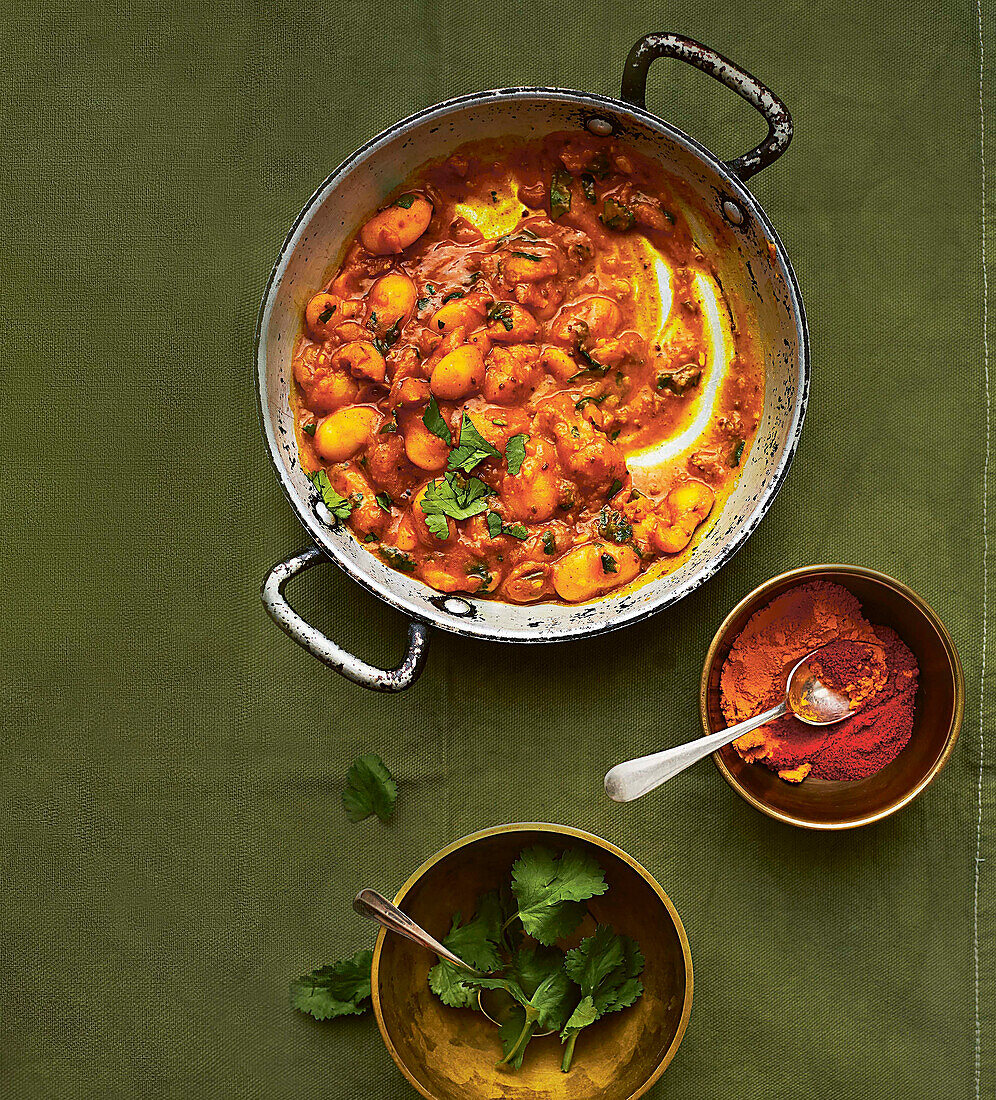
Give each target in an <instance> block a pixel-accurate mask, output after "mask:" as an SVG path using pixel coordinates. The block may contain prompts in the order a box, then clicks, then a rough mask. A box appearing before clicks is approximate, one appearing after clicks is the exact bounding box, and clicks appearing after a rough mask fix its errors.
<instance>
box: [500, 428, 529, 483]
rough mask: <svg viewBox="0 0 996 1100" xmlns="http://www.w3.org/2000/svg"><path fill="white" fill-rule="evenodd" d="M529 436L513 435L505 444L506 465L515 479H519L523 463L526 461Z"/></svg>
mask: <svg viewBox="0 0 996 1100" xmlns="http://www.w3.org/2000/svg"><path fill="white" fill-rule="evenodd" d="M528 441H529V436H528V435H525V434H520V435H513V436H512V438H511V439H510V440H509V441H508V443H506V444H505V465H506V466H508V472H509V473H510V474H511V475H512V476H513V477H518V475H519V471H520V470H521V469H522V463H523V462H525V460H526V443H527V442H528Z"/></svg>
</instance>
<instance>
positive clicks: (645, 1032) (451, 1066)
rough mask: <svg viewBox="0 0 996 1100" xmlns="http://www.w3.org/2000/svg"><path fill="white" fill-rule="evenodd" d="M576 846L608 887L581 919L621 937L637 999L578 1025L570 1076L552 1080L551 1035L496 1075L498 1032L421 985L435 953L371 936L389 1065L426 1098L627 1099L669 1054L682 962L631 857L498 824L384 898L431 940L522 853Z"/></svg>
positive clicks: (662, 902) (679, 1016)
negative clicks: (637, 979) (636, 952)
mask: <svg viewBox="0 0 996 1100" xmlns="http://www.w3.org/2000/svg"><path fill="white" fill-rule="evenodd" d="M533 844H544V845H546V846H547V847H549V848H552V849H554V850H556V851H558V852H559V851H562V850H563V849H565V848H569V847H578V848H582V849H586V850H587V851H589V852H590V853H591V854H592V855H594V856H595V857H596V858H597V859H598V861H599V863H600V864H601V866H602V869H603V870H604V871H605V881H606V882H607V883H608V886H609V888H608V890H607V891H606V893H605V894H604V895H603V896H602V897H600V898H592V900H591V901H590V902H589V913H590V914H591V916H592V917H593V918H594V919H595V920H597V921H601V922H605V923H608V924H611V925H612V926H613V927H614V928H615V929H616V931H618V932H623V933H625V934H626V935H627V936H632V937H633V939H635V940H636V942H637V943H638V944H639V946H640V950H641V951H642V952H643V955H644V958H645V960H646V962H645V965H644V969H643V975H642V981H643V986H644V992H643V996H642V997H641V998H640V999H639V1000H638V1001H637V1002H636V1004H635V1005H633V1006H632V1007H631V1008H627V1009H625V1010H624V1011H622V1012H615V1013H612V1014H611V1015H609V1016H606V1017H605V1018H604V1019H602V1020H599V1022H598V1023H597V1024H594V1025H593V1026H592V1027H590V1028H588V1029H586V1030H585V1031H584V1032H583V1033H582V1034H581V1036H580V1037H579V1039H578V1045H577V1050H576V1052H575V1055H574V1063H573V1065H572V1066H571V1070H570V1072H569V1073H561V1071H560V1061H561V1057H562V1054H563V1047H562V1046H561V1043H560V1039H559V1037H558V1036H556V1035H551V1036H549V1037H547V1038H542V1039H541V1038H536V1039H534V1040H533V1041H532V1042H531V1043H530V1044H529V1048H528V1050H527V1051H526V1057H525V1061H524V1062H523V1064H522V1068H521V1069H519V1070H509V1069H505V1068H497V1067H496V1065H495V1063H496V1062H497V1061H498V1059H499V1058H500V1057H501V1042H500V1040H499V1038H498V1029H497V1028H496V1027H495V1026H494V1025H493V1024H491V1023H489V1022H488V1021H487V1020H486V1019H485V1017H484V1016H483V1015H482V1014H481V1013H480V1012H475V1011H471V1010H470V1009H459V1008H448V1007H447V1006H446V1005H444V1004H443V1003H442V1002H441V1001H439V1000H438V999H437V998H436V997H435V996H434V995H433V993H432V992H431V991H430V990H429V985H428V980H427V975H428V972H429V968H430V967H431V966H432V965H433V964H434V963H435V961H436V960H435V958H434V957H433V956H431V955H430V954H429V953H428V952H426V951H425V950H424V949H422V948H420V947H417V946H416V945H415V944H413V943H410V942H409V941H408V940H404V939H402V938H401V937H399V936H395V935H391V936H389V935H387V933H386V932H385V931H383V930H382V931H381V933H380V935H379V936H378V937H377V946H376V948H375V949H374V957H373V973H372V986H373V1007H374V1013H375V1015H376V1017H377V1026H378V1027H379V1028H380V1033H381V1035H382V1036H383V1039H384V1043H385V1044H386V1046H387V1049H388V1051H389V1052H390V1055H391V1057H392V1058H393V1059H394V1061H395V1062H396V1063H397V1065H398V1068H399V1069H400V1070H401V1072H402V1073H403V1074H404V1075H405V1077H407V1078H408V1080H409V1081H410V1082H411V1083H412V1084H413V1085H414V1086H415V1088H417V1089H418V1091H419V1092H420V1093H421V1094H422V1095H423V1096H425V1097H427V1098H428V1100H494V1098H496V1097H499V1096H500V1097H501V1098H502V1100H536V1098H537V1097H543V1098H544V1100H559V1098H563V1100H596V1098H598V1100H636V1097H638V1096H642V1095H643V1094H644V1093H645V1092H646V1091H647V1089H648V1088H650V1086H651V1085H652V1084H653V1083H654V1082H655V1081H656V1080H657V1079H658V1078H659V1077H660V1075H661V1074H662V1073H663V1072H664V1070H665V1069H666V1068H667V1065H668V1063H669V1062H670V1061H671V1059H672V1058H673V1057H674V1054H675V1051H677V1049H678V1045H679V1043H680V1042H681V1038H682V1036H683V1035H684V1033H685V1027H686V1025H687V1024H688V1016H689V1013H690V1012H691V1009H692V957H691V954H690V952H689V950H688V940H687V939H686V937H685V930H684V929H683V928H682V926H681V920H680V919H679V917H678V914H677V913H676V912H675V909H674V906H673V905H672V904H671V902H670V900H669V899H668V896H667V894H665V893H664V891H663V890H662V889H661V888H660V886H659V885H658V884H657V883H656V882H655V881H654V879H653V877H652V876H651V875H650V874H649V872H647V871H646V870H644V868H643V867H641V866H640V864H639V863H637V862H636V860H634V859H632V858H631V857H630V856H628V855H626V853H625V852H623V851H621V850H620V849H619V848H617V847H615V845H613V844H609V843H608V842H607V841H605V840H601V839H600V838H599V837H597V836H592V835H591V834H590V833H583V832H580V831H579V830H577V829H570V828H567V827H566V826H563V825H541V824H520V825H499V826H497V827H496V828H493V829H485V830H483V831H482V832H478V833H472V834H471V835H470V836H467V837H464V838H463V839H462V840H458V841H456V842H455V843H453V844H451V845H449V847H447V848H444V849H443V850H442V851H441V852H437V853H436V855H434V856H433V857H432V858H431V859H428V860H426V862H425V863H423V864H422V866H421V867H419V869H418V870H417V871H416V872H415V873H414V874H413V875H412V876H411V878H410V879H409V880H408V881H407V882H406V883H405V884H404V886H402V887H401V889H400V890H399V891H398V894H397V896H396V897H395V899H394V901H395V904H396V905H399V906H401V908H403V909H404V910H405V912H406V913H408V914H409V915H410V916H411V917H413V918H414V919H415V920H416V921H417V922H418V923H419V924H420V925H422V927H423V928H425V929H426V931H428V932H430V933H431V934H432V935H434V936H436V937H437V938H438V939H442V938H443V936H445V935H446V934H447V933H448V932H449V930H450V924H451V922H452V918H453V914H454V913H456V912H458V911H459V912H460V913H462V914H464V916H465V917H466V916H467V915H468V914H470V913H472V912H473V909H474V904H475V902H476V900H477V898H478V897H479V896H480V895H481V894H482V893H484V892H485V891H487V890H493V889H494V888H495V887H498V886H500V885H502V884H503V883H507V882H509V881H510V873H511V867H512V863H513V862H514V861H515V859H516V858H517V857H518V855H519V853H520V852H521V851H522V849H523V848H527V847H529V846H530V845H533Z"/></svg>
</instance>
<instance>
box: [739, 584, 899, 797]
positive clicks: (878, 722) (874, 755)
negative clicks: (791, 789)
mask: <svg viewBox="0 0 996 1100" xmlns="http://www.w3.org/2000/svg"><path fill="white" fill-rule="evenodd" d="M838 640H843V641H854V642H862V643H866V644H867V645H868V647H869V650H868V652H869V654H870V656H869V658H868V660H867V661H866V662H865V665H864V667H863V669H862V670H861V676H860V678H859V680H858V681H857V682H855V683H854V684H853V685H851V686H852V687H853V689H854V691H853V694H851V693H849V694H851V698H852V701H853V702H854V703H855V704H857V703H859V702H861V703H863V704H864V705H863V706H862V707H861V709H860V710H858V711H857V713H855V714H854V715H853V716H852V717H850V718H846V719H845V720H844V721H843V722H841V723H839V724H838V725H835V726H827V727H823V728H818V727H813V726H808V725H806V724H805V723H803V722H800V721H799V720H798V719H797V718H795V717H794V716H792V715H787V716H785V717H784V718H779V719H776V720H775V721H774V722H768V723H767V724H766V725H764V726H761V727H760V728H759V729H757V730H754V731H753V732H751V733H748V734H746V735H745V736H743V737H741V738H739V739H738V740H737V741H735V742H734V747H735V748H736V750H737V752H738V753H739V754H740V755H741V757H743V759H744V760H746V761H748V762H749V763H754V762H757V763H761V764H764V765H765V766H766V767H768V768H770V769H771V770H772V771H774V772H776V773H777V774H778V775H779V776H780V777H781V778H782V779H785V780H787V781H788V782H794V783H798V782H801V781H802V780H803V779H805V778H806V777H807V776H808V775H812V776H813V777H814V778H820V779H843V780H849V779H860V778H864V777H865V776H867V775H871V774H874V772H876V771H878V770H879V769H880V768H882V767H884V766H885V764H887V763H889V762H890V761H891V760H893V759H894V758H895V757H896V756H897V755H898V754H899V753H900V752H901V751H902V749H903V748H904V747H905V746H906V744H907V742H908V741H909V738H910V735H911V733H912V728H913V704H914V696H915V694H916V686H917V673H918V672H919V669H918V668H917V663H916V658H915V657H914V656H913V654H912V653H911V652H910V651H909V649H908V648H907V647H906V645H905V644H904V643H903V642H902V641H901V639H900V638H899V637H898V635H896V633H895V631H893V630H890V629H889V628H888V627H881V626H872V625H871V623H869V622H868V621H867V620H866V619H865V617H864V615H863V614H862V613H861V604H860V603H859V601H858V600H857V598H856V597H855V596H854V595H853V594H852V593H851V592H849V591H848V590H847V589H846V588H844V587H842V586H841V585H837V584H831V583H829V582H826V581H813V582H811V583H809V584H803V585H800V586H799V587H798V588H793V589H792V590H790V591H789V592H785V593H783V594H782V595H781V596H777V597H776V598H775V599H774V600H772V601H771V603H769V604H768V605H767V606H766V607H764V608H762V609H761V610H760V611H758V612H757V613H756V614H755V615H753V616H752V617H751V619H750V620H749V621H748V623H747V625H746V626H745V627H744V629H743V631H741V633H740V635H739V637H738V638H737V640H736V641H735V642H734V644H733V647H732V648H731V650H730V654H729V656H728V657H727V659H726V662H725V664H724V665H723V670H722V673H721V676H720V699H721V704H722V708H723V714H724V716H725V718H726V720H727V721H728V722H729V723H730V724H731V725H733V724H734V723H736V722H742V721H743V720H744V719H745V718H750V717H752V716H753V715H755V714H759V713H760V712H761V711H762V710H766V709H767V708H768V707H771V706H774V704H775V703H777V702H778V701H779V700H780V699H781V698H783V697H784V693H785V683H786V680H787V678H788V675H789V673H790V672H791V670H792V667H793V666H794V665H795V664H796V663H797V662H798V661H799V660H801V659H802V658H803V657H805V656H806V654H807V653H810V652H812V650H814V649H818V648H820V647H821V646H826V645H828V644H829V643H831V642H835V641H838ZM871 647H874V648H871ZM831 656H832V653H831Z"/></svg>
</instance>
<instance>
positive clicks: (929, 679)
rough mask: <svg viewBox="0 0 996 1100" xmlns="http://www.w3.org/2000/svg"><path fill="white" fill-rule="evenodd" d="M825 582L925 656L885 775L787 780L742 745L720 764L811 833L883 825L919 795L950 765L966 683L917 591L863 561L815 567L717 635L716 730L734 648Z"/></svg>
mask: <svg viewBox="0 0 996 1100" xmlns="http://www.w3.org/2000/svg"><path fill="white" fill-rule="evenodd" d="M816 580H822V581H830V582H832V583H834V584H839V585H841V586H842V587H843V588H846V589H848V590H849V591H850V592H852V593H853V594H854V595H855V596H856V597H857V598H858V599H859V600H860V601H861V605H862V612H863V614H864V616H865V618H866V619H867V620H868V621H869V622H870V623H872V624H873V625H875V624H881V625H883V626H891V627H892V628H893V629H894V630H895V631H896V633H897V634H899V636H900V637H901V638H902V639H903V641H904V642H905V643H906V644H907V645H908V646H909V647H910V649H911V650H912V651H913V653H914V655H915V656H916V659H917V661H918V662H919V665H920V681H919V687H918V690H917V696H916V716H915V718H914V722H913V735H912V736H911V737H910V741H909V744H908V745H907V746H906V748H905V749H903V751H902V752H901V753H900V754H899V755H898V756H897V757H896V759H895V760H893V762H892V763H891V764H888V765H887V766H886V767H884V768H883V769H882V770H881V771H879V772H876V773H875V774H874V775H871V776H869V777H868V778H867V779H858V780H853V781H851V782H830V781H827V780H820V779H806V780H804V781H803V782H802V783H786V782H785V781H784V780H783V779H779V778H778V776H777V775H775V774H774V772H770V771H768V769H767V768H765V767H764V766H763V765H761V764H747V763H745V762H744V761H743V760H742V759H741V758H740V756H739V754H738V753H737V750H736V749H735V748H734V747H733V746H732V745H727V746H726V747H725V748H723V749H720V751H719V752H716V753H713V759H714V760H715V761H716V766H717V767H718V768H719V770H720V771H721V772H722V773H723V775H724V776H725V778H726V780H727V782H728V783H729V784H730V786H731V787H732V788H733V789H734V790H735V791H736V792H737V793H738V794H739V795H741V796H742V797H743V798H745V799H746V800H747V801H748V802H749V803H750V804H751V805H752V806H755V807H757V809H759V810H761V811H762V812H763V813H766V814H768V815H769V817H773V818H775V819H776V820H777V821H784V822H787V823H788V824H790V825H799V826H801V827H802V828H804V829H853V828H855V827H856V826H858V825H868V824H870V823H871V822H873V821H881V820H882V818H884V817H888V816H889V815H890V814H894V813H895V812H896V811H897V810H899V809H901V808H902V807H903V806H905V805H906V804H907V803H908V802H911V801H912V800H913V799H914V798H916V796H917V795H918V794H920V792H921V791H922V790H924V788H925V787H927V786H928V785H929V784H930V783H931V782H932V781H933V780H934V777H935V776H936V775H937V773H938V772H939V771H940V770H941V768H943V767H944V765H945V763H946V762H947V759H948V757H949V756H950V755H951V751H952V749H953V748H954V744H955V741H957V739H958V731H959V730H960V729H961V720H962V715H963V713H964V710H965V677H964V674H963V673H962V668H961V661H960V660H959V659H958V652H957V650H956V649H955V647H954V642H952V640H951V635H950V634H948V632H947V630H946V629H945V627H944V624H943V623H942V622H941V620H940V619H939V618H938V617H937V615H935V614H934V612H933V611H932V610H931V608H930V607H928V606H927V604H925V603H924V602H923V600H922V599H920V597H919V596H918V595H917V594H916V593H915V592H914V591H913V590H912V589H910V588H908V587H907V586H906V585H905V584H902V583H901V582H900V581H897V580H894V579H893V578H892V577H888V576H886V575H885V574H884V573H878V572H876V571H875V570H874V569H864V568H862V567H861V566H858V565H811V566H807V567H805V568H803V569H793V570H790V571H789V572H788V573H782V574H781V575H780V576H777V577H774V578H772V579H771V580H770V581H767V582H766V583H765V584H762V585H761V586H760V588H755V589H754V591H753V592H751V594H750V595H749V596H747V598H746V599H744V600H741V602H740V603H739V604H737V606H736V607H735V608H734V609H733V610H732V611H731V612H730V614H729V615H728V616H727V617H726V619H725V621H724V622H723V625H722V626H721V627H720V628H719V630H718V631H717V632H716V636H715V637H714V638H713V640H712V645H711V646H710V647H709V652H708V654H707V655H706V660H705V667H704V668H703V669H702V685H701V689H700V694H699V706H700V710H701V714H702V725H703V728H704V729H705V731H706V733H712V732H714V731H716V730H720V729H723V727H724V726H725V725H726V722H725V720H724V718H723V712H722V710H721V708H720V703H719V679H720V673H721V671H722V668H723V663H724V662H725V661H726V658H727V655H728V654H729V652H730V648H731V647H732V645H733V642H734V641H735V640H736V638H737V636H738V635H739V634H740V631H741V630H743V628H744V626H745V625H746V623H747V620H748V619H749V618H750V617H751V615H753V614H754V612H755V611H759V610H760V609H761V608H762V607H764V606H765V605H766V604H768V603H770V602H771V600H773V599H774V598H775V597H776V596H780V595H781V594H782V593H783V592H787V591H788V590H789V589H790V588H795V587H796V586H797V585H799V584H803V583H805V582H807V581H816Z"/></svg>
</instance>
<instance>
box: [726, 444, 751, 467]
mask: <svg viewBox="0 0 996 1100" xmlns="http://www.w3.org/2000/svg"><path fill="white" fill-rule="evenodd" d="M746 446H747V440H746V439H740V440H737V444H736V446H735V447H734V448H733V450H732V451H731V452H730V465H731V466H739V465H740V459H741V458H743V455H744V447H746Z"/></svg>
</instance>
